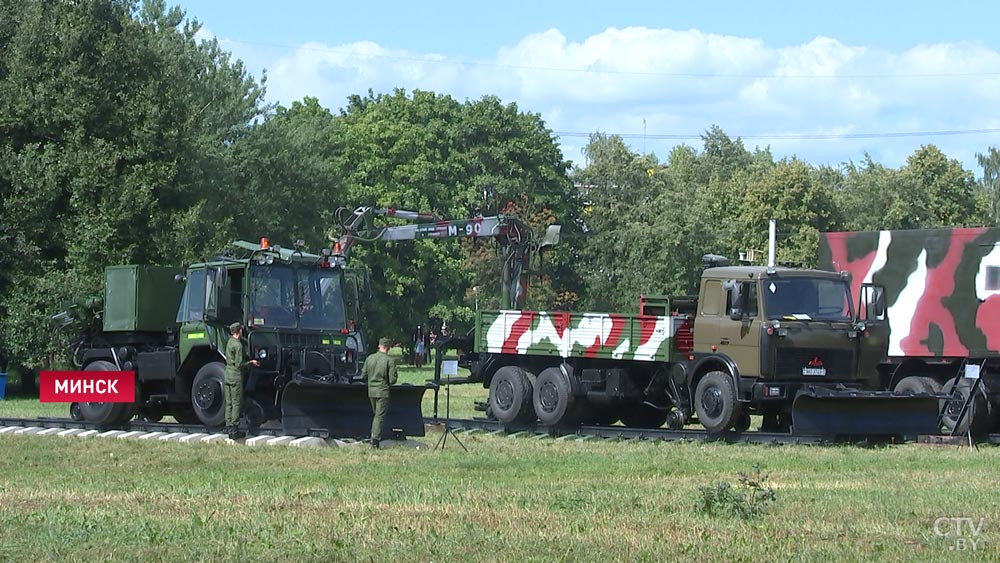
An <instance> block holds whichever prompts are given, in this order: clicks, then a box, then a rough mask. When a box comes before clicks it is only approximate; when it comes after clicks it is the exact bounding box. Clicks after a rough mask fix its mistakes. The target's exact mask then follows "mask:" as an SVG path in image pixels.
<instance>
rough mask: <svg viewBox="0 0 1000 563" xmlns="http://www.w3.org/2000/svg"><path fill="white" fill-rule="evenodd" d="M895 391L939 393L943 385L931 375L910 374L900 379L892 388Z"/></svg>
mask: <svg viewBox="0 0 1000 563" xmlns="http://www.w3.org/2000/svg"><path fill="white" fill-rule="evenodd" d="M892 391H893V392H894V393H938V392H940V391H941V386H940V385H939V384H938V382H937V381H934V380H933V379H931V378H930V377H924V376H921V375H909V376H906V377H904V378H903V379H900V380H899V383H896V386H895V387H893V388H892Z"/></svg>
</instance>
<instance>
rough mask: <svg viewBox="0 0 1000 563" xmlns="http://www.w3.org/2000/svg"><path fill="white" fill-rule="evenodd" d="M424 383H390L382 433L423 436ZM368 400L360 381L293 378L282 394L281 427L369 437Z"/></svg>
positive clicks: (305, 432) (370, 414) (295, 432)
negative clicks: (297, 379)
mask: <svg viewBox="0 0 1000 563" xmlns="http://www.w3.org/2000/svg"><path fill="white" fill-rule="evenodd" d="M427 389H428V387H427V386H423V385H393V386H392V387H391V388H390V391H389V394H390V399H389V412H388V415H387V416H386V420H385V424H384V425H383V428H384V430H383V437H384V438H390V437H392V435H393V434H394V432H395V431H397V430H398V431H400V432H401V433H402V434H403V435H404V436H423V435H424V417H423V413H422V411H421V409H420V404H421V401H422V400H423V397H424V391H426V390H427ZM373 416H374V413H373V412H372V407H371V401H370V400H369V398H368V387H367V386H366V385H363V384H350V383H334V384H310V383H309V382H300V381H296V382H292V383H289V384H288V386H286V387H285V390H284V392H283V393H282V398H281V425H282V431H283V432H284V433H285V434H288V435H290V436H304V435H308V434H310V433H313V432H317V431H319V432H324V431H325V432H328V433H329V434H328V435H329V436H330V437H331V438H368V437H369V436H370V434H371V428H372V418H373Z"/></svg>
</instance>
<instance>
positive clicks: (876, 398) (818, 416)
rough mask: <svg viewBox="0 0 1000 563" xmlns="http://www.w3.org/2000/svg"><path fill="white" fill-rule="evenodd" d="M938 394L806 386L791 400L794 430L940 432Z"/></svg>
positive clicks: (892, 433)
mask: <svg viewBox="0 0 1000 563" xmlns="http://www.w3.org/2000/svg"><path fill="white" fill-rule="evenodd" d="M939 410H940V407H939V403H938V397H937V395H934V394H931V393H914V394H909V393H908V394H899V393H893V392H892V391H859V390H851V389H827V388H822V387H818V388H806V389H802V390H801V391H799V393H798V394H797V395H796V396H795V401H794V402H793V403H792V434H800V435H820V436H849V435H854V436H916V435H919V434H940V433H941V422H940V420H941V419H940V416H939Z"/></svg>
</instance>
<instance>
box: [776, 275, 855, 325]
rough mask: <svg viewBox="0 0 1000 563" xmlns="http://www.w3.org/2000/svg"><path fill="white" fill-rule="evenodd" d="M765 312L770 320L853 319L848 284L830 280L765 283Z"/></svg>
mask: <svg viewBox="0 0 1000 563" xmlns="http://www.w3.org/2000/svg"><path fill="white" fill-rule="evenodd" d="M762 285H763V291H762V293H763V294H764V311H765V313H766V314H767V318H769V319H796V320H816V321H849V320H851V319H852V318H853V309H852V308H851V290H850V288H849V286H848V285H847V282H846V281H844V280H840V279H827V278H799V277H795V278H775V279H764V280H762Z"/></svg>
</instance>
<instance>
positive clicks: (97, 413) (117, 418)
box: [79, 360, 132, 426]
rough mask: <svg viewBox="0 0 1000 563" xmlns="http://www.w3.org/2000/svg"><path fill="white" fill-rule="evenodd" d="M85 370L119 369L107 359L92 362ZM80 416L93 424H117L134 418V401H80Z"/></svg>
mask: <svg viewBox="0 0 1000 563" xmlns="http://www.w3.org/2000/svg"><path fill="white" fill-rule="evenodd" d="M83 371H118V368H116V367H115V365H114V364H112V363H111V362H108V361H105V360H97V361H96V362H90V363H89V364H87V366H86V367H84V368H83ZM79 407H80V416H81V417H82V418H83V420H85V421H87V422H90V423H91V424H99V425H101V426H116V425H119V424H124V423H125V422H128V419H130V418H132V403H79Z"/></svg>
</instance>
